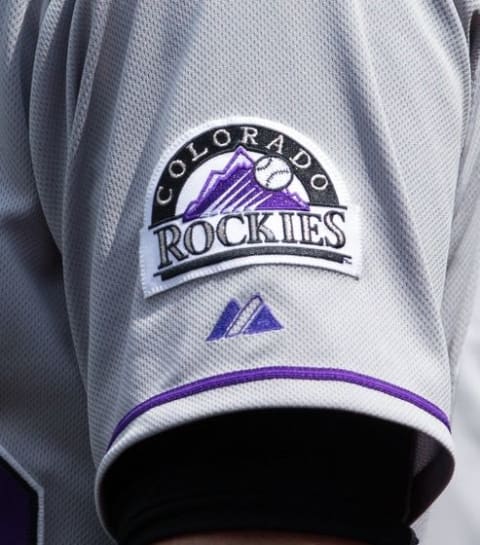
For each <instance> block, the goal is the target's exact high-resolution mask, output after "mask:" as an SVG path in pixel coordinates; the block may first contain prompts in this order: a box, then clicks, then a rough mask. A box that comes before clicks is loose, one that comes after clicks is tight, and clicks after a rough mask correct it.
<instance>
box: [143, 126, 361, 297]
mask: <svg viewBox="0 0 480 545" xmlns="http://www.w3.org/2000/svg"><path fill="white" fill-rule="evenodd" d="M144 221H145V223H144V227H143V228H142V229H141V231H140V268H141V274H142V284H143V289H144V294H145V297H149V296H151V295H153V294H155V293H158V292H161V291H165V290H167V289H169V288H172V287H174V286H178V285H179V284H182V283H184V282H187V281H189V280H192V279H195V278H199V277H202V276H207V275H211V274H215V273H218V272H220V271H225V270H228V269H232V268H235V267H243V266H245V265H254V264H261V263H292V264H295V265H308V266H312V267H321V268H325V269H333V270H336V271H338V272H342V273H345V274H349V275H351V276H357V277H358V275H359V272H360V236H359V210H358V207H357V206H355V205H352V203H351V202H350V200H349V197H348V193H347V191H346V188H345V185H344V184H343V182H342V180H341V178H340V176H339V175H338V173H337V172H336V170H335V168H334V167H333V165H332V164H330V162H329V161H328V159H327V158H326V157H325V156H324V155H323V154H322V153H321V152H320V150H318V149H317V147H316V146H315V144H313V143H312V142H309V141H308V139H306V138H305V137H304V136H302V135H301V134H298V133H297V132H296V131H294V130H292V129H289V128H286V127H283V126H281V125H278V124H276V123H271V122H268V121H261V120H258V119H249V118H245V119H230V120H224V121H217V122H213V123H209V124H208V125H205V126H202V127H199V128H197V129H195V130H194V131H192V132H190V133H189V134H187V135H185V136H184V137H182V139H181V140H180V141H179V142H176V143H175V145H174V146H173V147H172V149H171V150H169V151H168V152H167V153H166V154H164V156H163V157H162V158H161V159H160V161H159V163H158V165H157V167H156V168H155V171H154V173H153V176H152V178H151V180H150V184H149V187H148V191H147V201H146V205H145V220H144Z"/></svg>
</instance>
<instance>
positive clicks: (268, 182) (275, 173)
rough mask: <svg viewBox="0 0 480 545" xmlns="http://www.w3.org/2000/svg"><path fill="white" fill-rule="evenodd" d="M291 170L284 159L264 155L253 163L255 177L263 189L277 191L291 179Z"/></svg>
mask: <svg viewBox="0 0 480 545" xmlns="http://www.w3.org/2000/svg"><path fill="white" fill-rule="evenodd" d="M292 178H293V172H292V169H291V168H290V165H289V164H288V162H287V161H285V159H282V158H281V157H277V156H275V155H264V156H263V157H262V158H260V159H259V160H258V161H257V162H256V163H255V179H256V180H257V182H258V184H259V185H261V186H262V187H263V188H265V189H270V190H272V191H278V190H280V189H284V188H285V187H287V185H288V184H289V183H290V182H291V181H292Z"/></svg>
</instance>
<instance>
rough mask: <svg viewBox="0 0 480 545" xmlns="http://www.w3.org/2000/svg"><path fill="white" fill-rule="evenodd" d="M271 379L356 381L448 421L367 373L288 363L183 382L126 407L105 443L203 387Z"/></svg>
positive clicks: (408, 393)
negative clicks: (148, 414) (152, 411)
mask: <svg viewBox="0 0 480 545" xmlns="http://www.w3.org/2000/svg"><path fill="white" fill-rule="evenodd" d="M271 379H300V380H333V381H339V382H348V383H350V384H357V385H359V386H363V387H365V388H370V389H371V390H377V391H379V392H383V393H384V394H387V395H390V396H392V397H396V398H398V399H401V400H403V401H406V402H407V403H411V404H412V405H415V406H416V407H419V408H420V409H422V410H424V411H426V412H427V413H429V414H431V415H432V416H434V417H435V418H438V420H440V422H442V423H443V424H444V425H445V426H446V427H447V428H448V429H449V430H450V423H449V419H448V417H447V415H446V414H445V413H444V412H443V411H442V410H441V409H440V408H439V407H437V406H436V405H434V404H433V403H431V402H430V401H428V400H427V399H425V398H424V397H422V396H419V395H418V394H415V393H413V392H411V391H409V390H406V389H405V388H401V387H400V386H396V385H395V384H391V383H389V382H385V381H384V380H380V379H378V378H374V377H370V376H368V375H362V374H361V373H356V372H354V371H348V370H346V369H332V368H318V367H289V366H273V367H260V368H257V369H245V370H242V371H231V372H229V373H224V374H222V375H214V376H211V377H206V378H202V379H199V380H196V381H194V382H190V383H189V384H183V385H182V386H178V387H176V388H172V389H171V390H167V391H165V392H162V393H161V394H158V395H156V396H153V397H151V398H149V399H147V400H145V401H143V402H142V403H140V404H139V405H137V406H136V407H134V408H133V409H132V410H130V411H129V412H128V413H127V414H126V415H125V416H124V417H123V418H122V419H121V420H120V422H119V423H118V425H117V427H116V428H115V430H114V432H113V435H112V439H111V441H110V443H109V445H108V448H110V447H111V445H112V443H113V442H114V441H115V439H116V438H117V437H118V436H119V434H120V433H122V431H123V430H124V429H125V428H126V427H127V426H128V425H129V424H130V423H131V422H133V420H135V419H136V418H137V417H139V416H140V415H142V414H143V413H145V412H147V411H148V410H150V409H153V408H154V407H158V406H159V405H163V404H164V403H168V402H170V401H174V400H175V399H180V398H182V397H187V396H191V395H194V394H198V393H200V392H204V391H206V390H213V389H215V388H223V387H225V386H231V385H234V384H241V383H244V382H253V381H256V380H271Z"/></svg>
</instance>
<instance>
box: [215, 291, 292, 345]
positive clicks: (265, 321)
mask: <svg viewBox="0 0 480 545" xmlns="http://www.w3.org/2000/svg"><path fill="white" fill-rule="evenodd" d="M278 329H283V326H282V325H281V324H280V322H279V321H278V320H277V319H276V318H275V316H274V315H273V314H272V311H271V310H270V309H269V308H268V307H267V305H266V304H265V302H264V300H263V299H262V297H261V296H260V295H258V294H256V295H254V296H253V297H252V298H251V299H250V300H249V301H248V302H247V303H246V304H245V305H244V306H243V308H242V307H241V306H240V303H239V302H238V301H237V300H236V299H231V300H230V302H229V303H228V304H227V306H226V307H225V309H224V311H223V312H222V314H221V315H220V318H219V319H218V320H217V323H216V324H215V326H214V328H213V329H212V332H211V333H210V335H209V336H208V337H207V341H218V340H219V339H225V338H229V337H236V336H237V335H252V334H254V333H265V332H266V331H276V330H278Z"/></svg>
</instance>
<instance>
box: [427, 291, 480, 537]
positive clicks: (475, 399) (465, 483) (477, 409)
mask: <svg viewBox="0 0 480 545" xmlns="http://www.w3.org/2000/svg"><path fill="white" fill-rule="evenodd" d="M452 433H453V437H454V440H455V445H456V450H457V465H456V468H455V473H454V476H453V479H452V480H451V481H450V484H449V486H448V487H447V489H446V490H445V492H444V493H443V494H442V496H440V498H439V499H438V500H437V502H436V503H435V504H434V505H433V507H432V509H431V512H430V516H429V519H428V521H427V524H426V534H425V537H426V538H425V539H424V540H422V542H421V545H480V289H479V288H477V294H476V297H475V303H474V309H473V314H472V319H471V322H470V326H469V329H468V332H467V337H466V340H465V344H464V347H463V351H462V355H461V358H460V368H459V377H458V382H457V390H456V393H455V398H454V412H453V419H452Z"/></svg>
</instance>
